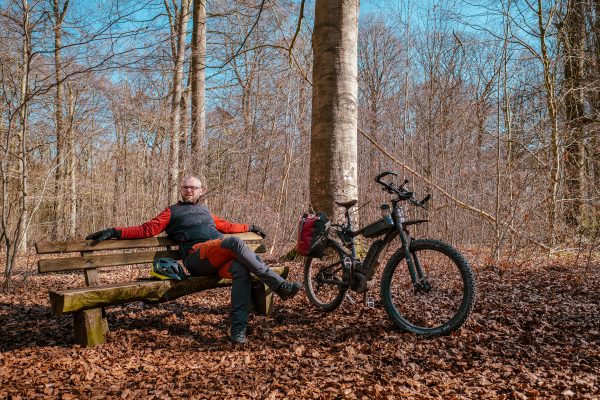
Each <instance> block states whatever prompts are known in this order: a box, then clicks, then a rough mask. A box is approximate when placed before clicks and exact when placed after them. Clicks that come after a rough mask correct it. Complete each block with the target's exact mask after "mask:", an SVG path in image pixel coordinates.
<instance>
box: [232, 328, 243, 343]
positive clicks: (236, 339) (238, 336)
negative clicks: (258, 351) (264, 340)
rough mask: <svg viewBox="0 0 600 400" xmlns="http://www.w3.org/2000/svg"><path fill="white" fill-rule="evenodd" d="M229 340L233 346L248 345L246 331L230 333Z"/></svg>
mask: <svg viewBox="0 0 600 400" xmlns="http://www.w3.org/2000/svg"><path fill="white" fill-rule="evenodd" d="M229 340H231V342H232V343H233V344H246V343H248V339H246V330H245V329H242V330H241V331H239V332H231V335H229Z"/></svg>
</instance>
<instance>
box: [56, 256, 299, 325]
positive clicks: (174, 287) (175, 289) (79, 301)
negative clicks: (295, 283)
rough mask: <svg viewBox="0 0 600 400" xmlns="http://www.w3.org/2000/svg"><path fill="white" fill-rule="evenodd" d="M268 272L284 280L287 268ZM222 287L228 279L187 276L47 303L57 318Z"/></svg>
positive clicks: (80, 292)
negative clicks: (83, 311) (73, 313)
mask: <svg viewBox="0 0 600 400" xmlns="http://www.w3.org/2000/svg"><path fill="white" fill-rule="evenodd" d="M272 270H273V271H274V272H276V273H277V274H279V275H281V276H282V277H283V278H284V279H285V278H287V275H288V273H289V269H288V267H273V268H272ZM253 279H256V278H255V277H253ZM225 286H231V280H230V279H221V278H219V277H217V276H205V277H190V278H189V279H187V280H184V281H176V280H165V281H137V282H127V283H118V284H113V285H106V286H96V287H83V288H75V289H68V290H62V291H51V292H50V302H51V304H52V310H53V311H54V313H55V314H59V315H60V314H67V313H72V312H76V311H80V310H85V309H92V308H98V307H106V306H112V305H118V304H124V303H130V302H132V301H144V302H147V303H161V302H164V301H170V300H174V299H176V298H178V297H181V296H185V295H188V294H191V293H196V292H201V291H203V290H207V289H212V288H216V287H225Z"/></svg>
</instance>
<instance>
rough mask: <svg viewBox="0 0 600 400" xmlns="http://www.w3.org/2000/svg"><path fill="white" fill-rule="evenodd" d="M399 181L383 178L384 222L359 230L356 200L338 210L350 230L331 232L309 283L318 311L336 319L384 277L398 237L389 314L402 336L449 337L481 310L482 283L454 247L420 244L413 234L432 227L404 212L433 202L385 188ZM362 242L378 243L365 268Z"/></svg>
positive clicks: (386, 288) (389, 276) (336, 227)
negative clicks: (387, 198)
mask: <svg viewBox="0 0 600 400" xmlns="http://www.w3.org/2000/svg"><path fill="white" fill-rule="evenodd" d="M388 175H393V176H397V174H395V173H393V172H383V173H381V174H379V175H378V176H377V177H376V178H375V181H376V182H377V183H379V184H380V185H382V187H383V190H384V191H386V192H388V193H389V194H391V195H392V198H391V203H392V207H391V209H390V206H389V204H383V205H382V206H381V211H382V218H381V219H379V220H377V221H375V222H373V223H371V224H369V225H367V226H365V227H363V228H361V229H359V230H356V231H354V230H352V222H351V219H350V212H349V210H350V208H351V207H352V206H354V205H356V203H357V202H358V201H357V200H352V201H348V202H345V203H338V202H336V204H337V205H338V206H340V207H344V208H345V209H346V210H345V217H346V223H345V224H343V225H340V224H331V228H330V229H329V231H328V234H327V239H326V243H325V248H324V253H323V257H321V258H306V260H305V263H304V283H305V289H306V293H307V295H308V298H309V300H310V302H311V303H312V304H314V305H315V306H317V307H318V308H319V309H321V310H323V311H333V310H335V309H336V308H337V307H339V306H340V304H342V302H343V301H344V298H345V297H346V294H347V293H346V292H347V290H348V289H350V290H351V291H354V292H356V293H367V292H368V291H369V289H370V288H371V287H372V285H371V283H373V282H372V281H373V278H374V276H375V273H376V272H377V269H378V266H379V262H378V259H379V257H380V256H381V255H382V254H383V253H384V251H385V249H386V248H387V247H388V245H390V243H391V242H392V240H394V239H395V238H396V237H397V236H399V237H400V241H401V243H402V246H401V247H400V248H399V249H398V250H396V252H395V253H394V254H393V255H392V256H391V258H390V259H389V261H388V262H387V265H386V266H385V269H384V271H383V275H382V277H381V290H380V295H381V301H382V303H383V306H384V308H385V311H386V312H387V314H388V315H389V317H390V318H391V319H392V321H393V323H394V325H395V326H396V327H398V328H399V329H401V330H403V331H406V332H411V333H415V334H418V335H427V336H438V335H446V334H449V333H450V332H452V331H454V330H456V329H458V328H460V327H461V326H462V325H463V324H464V323H465V321H466V320H467V319H468V317H469V315H470V314H471V311H472V310H473V307H474V304H475V292H476V289H475V276H474V274H473V271H472V269H471V267H469V263H468V262H467V260H466V259H465V258H464V257H463V255H462V254H461V253H460V252H459V251H458V250H457V249H455V248H454V247H452V246H451V245H449V244H447V243H444V242H442V241H439V240H433V239H414V238H412V237H411V235H410V233H409V231H408V227H409V226H411V225H415V224H420V223H423V222H428V220H426V219H415V220H410V219H406V217H405V213H404V208H403V207H401V206H399V205H398V203H400V202H402V201H407V202H409V203H410V204H412V205H414V206H416V207H421V208H423V209H425V210H427V207H426V205H425V204H426V203H427V201H429V199H430V195H427V196H426V197H425V198H424V199H423V200H420V201H418V200H416V199H415V197H414V195H413V192H410V191H407V190H406V189H405V186H406V184H407V183H408V180H404V183H402V184H401V185H398V186H397V185H395V184H394V183H392V182H387V183H386V182H383V181H382V178H384V177H386V176H388ZM357 236H364V237H366V238H375V239H376V240H375V241H374V242H373V243H372V244H371V246H370V247H369V250H368V251H367V254H366V256H365V258H364V260H362V261H361V260H360V259H359V258H358V257H357V255H356V246H355V242H354V239H355V238H356V237H357Z"/></svg>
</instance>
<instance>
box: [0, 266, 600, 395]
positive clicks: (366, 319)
mask: <svg viewBox="0 0 600 400" xmlns="http://www.w3.org/2000/svg"><path fill="white" fill-rule="evenodd" d="M575 260H576V258H575V257H560V258H559V257H554V258H552V259H548V258H544V259H539V260H535V261H533V260H532V261H530V262H528V263H525V264H522V265H520V266H519V267H518V268H517V267H514V268H510V267H507V268H496V267H490V266H486V265H484V263H483V262H481V263H479V264H480V265H477V263H474V264H475V265H474V269H475V272H476V275H477V281H478V297H477V305H476V308H475V310H474V313H473V316H472V317H471V319H470V321H469V323H468V324H467V325H466V326H464V327H463V328H462V329H460V330H459V331H458V332H455V333H453V334H451V335H449V336H446V337H440V338H434V339H424V338H421V337H417V336H414V335H411V334H404V333H401V332H398V331H395V330H393V329H392V327H391V323H390V322H389V320H388V318H387V317H386V314H385V312H384V310H383V308H382V306H381V304H380V302H379V301H377V302H376V306H375V308H374V309H370V308H367V307H365V306H363V305H362V303H361V301H360V298H358V296H354V297H355V299H356V300H358V301H357V302H356V304H352V303H351V302H350V301H345V302H344V303H343V304H342V306H341V307H340V309H338V310H336V311H335V312H333V313H330V314H323V313H320V312H317V311H316V310H315V309H314V308H313V307H312V306H311V305H310V304H309V302H308V300H307V298H306V296H305V295H304V294H303V293H302V294H301V295H299V296H297V297H296V298H294V299H293V300H291V301H288V302H285V303H282V302H280V301H278V302H277V306H276V311H275V312H274V315H273V316H271V317H258V316H255V317H253V318H252V320H251V332H250V334H249V339H250V342H249V344H248V345H246V346H245V347H234V346H232V345H231V344H230V343H229V342H228V340H227V327H228V320H227V319H228V306H229V292H230V289H228V288H225V289H215V290H211V291H208V292H203V293H198V294H195V295H191V296H187V297H184V298H180V299H178V300H175V301H172V302H168V303H164V304H162V305H158V306H148V305H144V304H142V303H134V304H129V305H125V306H119V307H113V308H110V309H109V310H108V322H109V326H110V329H111V331H110V333H109V334H108V338H107V342H106V343H105V344H103V345H100V346H97V347H95V348H82V347H79V346H76V345H73V344H72V342H73V333H72V318H71V317H70V316H54V315H52V313H51V311H50V308H49V301H48V290H50V289H60V288H65V287H73V286H79V285H82V282H83V277H82V276H81V275H80V274H75V273H63V274H52V275H37V274H35V273H34V272H32V271H35V267H32V265H33V264H32V259H22V260H20V262H19V265H18V268H17V271H16V274H15V276H14V278H13V287H12V289H11V290H9V291H8V292H1V293H0V321H1V322H0V332H1V335H0V338H1V342H0V398H1V399H8V398H10V399H19V398H21V399H31V398H58V399H75V398H98V399H100V398H122V399H133V398H160V399H177V398H197V399H223V398H231V399H240V398H253V399H263V398H264V399H275V398H290V399H296V398H298V399H305V398H306V399H309V398H310V399H365V398H369V399H370V398H375V399H399V398H405V397H409V398H420V399H421V398H422V399H428V398H472V399H479V398H490V399H492V398H493V399H530V398H531V399H533V398H591V399H598V398H600V381H599V376H600V313H599V312H598V308H599V305H600V290H599V288H600V260H599V259H597V258H596V259H592V260H591V261H590V260H588V259H587V258H585V257H580V258H578V259H577V260H578V263H577V264H575V263H574V261H575ZM275 262H276V261H275ZM277 263H279V264H282V263H283V262H277ZM285 264H287V265H289V267H290V270H291V277H292V278H293V279H297V280H301V279H302V264H301V261H300V260H297V261H289V262H285ZM146 274H147V268H142V267H122V268H120V269H113V270H109V271H107V272H101V273H100V277H101V281H103V282H108V281H111V280H115V281H119V280H126V279H135V278H136V277H137V276H139V275H141V276H145V275H146ZM377 295H378V294H377Z"/></svg>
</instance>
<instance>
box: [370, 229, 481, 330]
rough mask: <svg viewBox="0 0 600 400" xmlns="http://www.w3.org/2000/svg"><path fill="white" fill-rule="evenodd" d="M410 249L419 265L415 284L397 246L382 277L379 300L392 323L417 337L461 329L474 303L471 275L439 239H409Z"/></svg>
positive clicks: (473, 286) (459, 258) (401, 251)
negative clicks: (419, 270)
mask: <svg viewBox="0 0 600 400" xmlns="http://www.w3.org/2000/svg"><path fill="white" fill-rule="evenodd" d="M410 253H411V256H412V258H413V260H414V261H415V263H417V262H418V263H419V265H420V266H421V270H422V271H423V276H422V277H418V285H417V287H416V288H415V285H414V284H413V280H412V278H411V274H410V272H409V269H408V264H407V263H406V260H405V257H404V251H403V249H399V250H398V251H396V253H395V254H394V255H393V256H392V258H391V259H390V260H389V261H388V263H387V265H386V267H385V270H384V271H383V276H382V278H381V300H382V303H383V305H384V308H385V310H386V312H387V313H388V315H389V316H390V318H391V319H392V321H393V322H394V325H395V326H396V327H398V328H400V329H401V330H403V331H406V332H411V333H415V334H418V335H426V336H438V335H447V334H449V333H450V332H452V331H454V330H456V329H458V328H460V327H461V326H462V325H463V324H464V323H465V321H466V320H467V318H468V317H469V315H470V314H471V312H472V310H473V306H474V304H475V291H476V290H475V277H474V274H473V271H472V270H471V267H469V264H468V262H467V260H466V259H465V258H464V257H463V256H462V255H461V254H460V253H459V252H458V250H456V249H455V248H454V247H452V246H450V245H449V244H446V243H444V242H441V241H438V240H431V239H421V240H414V241H413V242H412V243H411V245H410Z"/></svg>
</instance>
